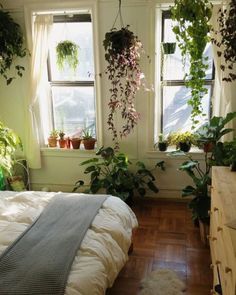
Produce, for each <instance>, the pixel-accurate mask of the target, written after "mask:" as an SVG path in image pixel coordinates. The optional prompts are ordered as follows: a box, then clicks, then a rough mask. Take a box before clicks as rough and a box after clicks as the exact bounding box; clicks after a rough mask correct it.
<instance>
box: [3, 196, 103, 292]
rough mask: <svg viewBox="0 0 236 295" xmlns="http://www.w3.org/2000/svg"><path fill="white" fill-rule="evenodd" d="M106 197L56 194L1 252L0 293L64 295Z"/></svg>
mask: <svg viewBox="0 0 236 295" xmlns="http://www.w3.org/2000/svg"><path fill="white" fill-rule="evenodd" d="M106 198H107V196H103V195H96V196H94V195H92V196H91V195H84V196H83V195H77V194H68V195H66V194H60V195H58V196H57V197H55V198H54V199H53V200H52V201H51V202H50V203H49V205H48V206H47V207H46V208H45V209H44V211H43V212H42V213H41V215H40V216H39V217H38V218H37V220H36V221H35V222H34V223H33V224H32V225H31V226H30V227H29V228H27V229H26V231H25V232H24V233H23V234H22V235H21V236H20V237H19V238H18V239H17V240H16V241H15V242H14V243H13V244H12V245H11V246H10V247H9V248H7V249H6V251H5V252H4V253H3V254H2V255H1V256H0V294H1V295H63V294H64V292H65V286H66V282H67V278H68V275H69V272H70V268H71V264H72V262H73V259H74V257H75V255H76V252H77V250H78V249H79V247H80V244H81V242H82V240H83V237H84V235H85V233H86V231H87V229H88V228H89V226H90V225H91V223H92V221H93V219H94V217H95V216H96V214H97V212H98V210H99V208H100V207H101V206H102V204H103V202H104V201H105V200H106Z"/></svg>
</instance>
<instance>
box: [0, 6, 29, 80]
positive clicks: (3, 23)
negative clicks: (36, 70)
mask: <svg viewBox="0 0 236 295" xmlns="http://www.w3.org/2000/svg"><path fill="white" fill-rule="evenodd" d="M0 40H1V41H0V75H2V76H3V77H4V79H5V80H6V83H7V85H8V84H10V83H11V82H12V80H13V79H15V78H16V77H15V76H16V75H18V76H19V77H22V75H23V71H24V70H25V68H24V67H23V66H22V65H20V64H18V60H17V58H19V57H20V58H23V57H24V56H25V55H26V53H27V50H26V48H24V45H23V44H24V39H23V34H22V31H21V28H20V26H19V24H17V23H15V22H14V20H13V19H12V17H11V16H10V14H9V12H6V11H3V9H2V6H1V9H0ZM12 69H14V71H15V73H13V72H10V70H12Z"/></svg>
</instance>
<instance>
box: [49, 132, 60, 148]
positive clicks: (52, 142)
mask: <svg viewBox="0 0 236 295" xmlns="http://www.w3.org/2000/svg"><path fill="white" fill-rule="evenodd" d="M57 138H58V131H57V130H56V129H53V130H52V131H51V132H50V135H49V137H48V146H49V147H57Z"/></svg>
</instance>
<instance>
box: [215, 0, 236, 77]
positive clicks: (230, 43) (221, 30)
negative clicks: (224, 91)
mask: <svg viewBox="0 0 236 295" xmlns="http://www.w3.org/2000/svg"><path fill="white" fill-rule="evenodd" d="M217 22H218V26H219V27H218V29H216V28H212V31H213V33H214V34H215V36H214V37H213V38H212V42H213V44H215V45H216V46H217V47H218V50H217V55H218V56H219V57H221V56H222V55H223V57H224V63H223V64H221V66H220V68H221V70H222V71H224V72H225V71H226V76H224V77H223V79H222V80H223V81H226V82H232V81H234V80H236V74H235V69H236V65H235V64H236V3H235V0H231V1H230V2H229V3H228V6H227V8H225V9H219V11H218V18H217Z"/></svg>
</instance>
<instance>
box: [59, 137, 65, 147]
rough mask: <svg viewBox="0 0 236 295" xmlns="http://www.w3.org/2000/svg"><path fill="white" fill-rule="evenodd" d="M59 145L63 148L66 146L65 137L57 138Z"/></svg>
mask: <svg viewBox="0 0 236 295" xmlns="http://www.w3.org/2000/svg"><path fill="white" fill-rule="evenodd" d="M58 142H59V146H60V148H61V149H64V148H65V147H66V140H65V139H59V140H58Z"/></svg>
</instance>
